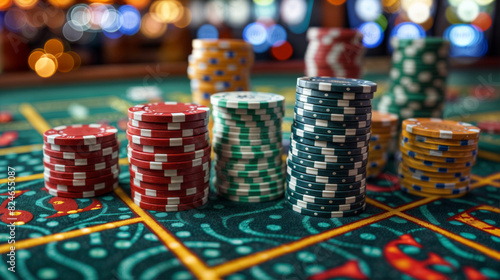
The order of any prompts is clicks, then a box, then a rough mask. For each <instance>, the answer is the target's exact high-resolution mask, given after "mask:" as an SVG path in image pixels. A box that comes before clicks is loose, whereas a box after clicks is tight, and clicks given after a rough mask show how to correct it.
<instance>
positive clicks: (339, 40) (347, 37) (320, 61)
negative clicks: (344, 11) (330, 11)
mask: <svg viewBox="0 0 500 280" xmlns="http://www.w3.org/2000/svg"><path fill="white" fill-rule="evenodd" d="M307 40H308V41H309V44H308V45H307V50H306V53H305V56H304V60H305V66H306V67H305V74H306V76H310V77H314V76H330V77H346V78H354V79H358V78H360V77H361V76H362V74H363V73H362V62H363V57H364V54H365V48H364V47H363V43H362V40H363V34H361V33H360V32H359V31H358V30H356V29H348V28H328V27H310V28H309V29H308V30H307Z"/></svg>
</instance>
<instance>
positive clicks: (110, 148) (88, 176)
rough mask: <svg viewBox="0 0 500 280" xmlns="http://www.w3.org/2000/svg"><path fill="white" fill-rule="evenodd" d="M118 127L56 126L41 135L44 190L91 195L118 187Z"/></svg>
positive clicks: (83, 195)
mask: <svg viewBox="0 0 500 280" xmlns="http://www.w3.org/2000/svg"><path fill="white" fill-rule="evenodd" d="M117 132H118V130H117V129H116V128H114V127H112V126H109V125H103V124H75V125H67V126H66V125H65V126H58V127H55V128H53V129H50V130H47V131H46V132H45V133H44V134H43V140H44V146H43V165H44V178H45V189H46V190H47V191H48V193H50V194H51V195H54V196H60V197H68V198H85V197H94V196H98V195H102V194H106V193H109V192H111V191H112V190H113V189H115V188H116V187H118V175H119V174H120V168H119V166H118V160H119V158H118V156H119V150H120V145H119V143H118V142H117V140H116V135H117Z"/></svg>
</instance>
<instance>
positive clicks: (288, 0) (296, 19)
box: [280, 0, 307, 26]
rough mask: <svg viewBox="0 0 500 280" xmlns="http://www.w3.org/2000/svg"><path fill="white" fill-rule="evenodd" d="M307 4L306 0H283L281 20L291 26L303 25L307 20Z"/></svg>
mask: <svg viewBox="0 0 500 280" xmlns="http://www.w3.org/2000/svg"><path fill="white" fill-rule="evenodd" d="M306 13H307V3H306V2H305V0H283V1H282V2H281V9H280V14H281V19H283V22H285V23H286V24H288V25H290V26H294V25H299V24H301V23H302V22H303V21H304V19H305V18H306Z"/></svg>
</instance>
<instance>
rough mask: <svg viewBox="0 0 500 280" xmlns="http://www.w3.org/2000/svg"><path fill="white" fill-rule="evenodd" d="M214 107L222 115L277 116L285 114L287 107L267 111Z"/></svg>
mask: <svg viewBox="0 0 500 280" xmlns="http://www.w3.org/2000/svg"><path fill="white" fill-rule="evenodd" d="M283 104H285V103H283ZM212 107H213V110H214V111H219V112H221V113H225V114H234V115H275V114H279V113H281V114H284V113H285V106H282V107H274V108H267V109H235V108H224V107H218V106H212Z"/></svg>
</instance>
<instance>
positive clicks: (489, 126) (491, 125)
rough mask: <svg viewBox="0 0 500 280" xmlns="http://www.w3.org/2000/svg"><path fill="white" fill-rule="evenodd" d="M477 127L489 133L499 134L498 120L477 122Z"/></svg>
mask: <svg viewBox="0 0 500 280" xmlns="http://www.w3.org/2000/svg"><path fill="white" fill-rule="evenodd" d="M477 127H478V128H479V129H481V131H484V132H486V133H489V134H500V122H498V121H489V122H479V123H477Z"/></svg>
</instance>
